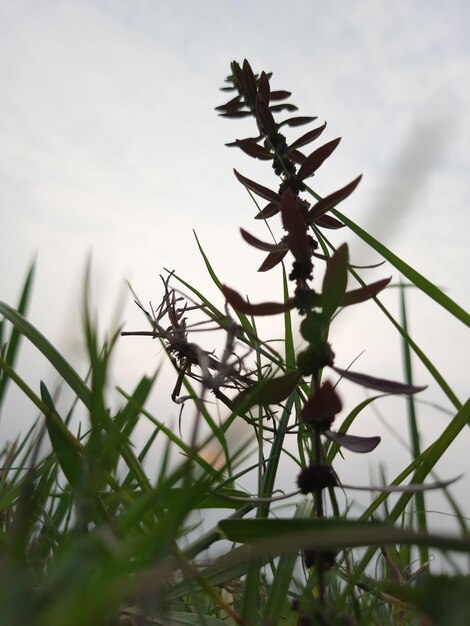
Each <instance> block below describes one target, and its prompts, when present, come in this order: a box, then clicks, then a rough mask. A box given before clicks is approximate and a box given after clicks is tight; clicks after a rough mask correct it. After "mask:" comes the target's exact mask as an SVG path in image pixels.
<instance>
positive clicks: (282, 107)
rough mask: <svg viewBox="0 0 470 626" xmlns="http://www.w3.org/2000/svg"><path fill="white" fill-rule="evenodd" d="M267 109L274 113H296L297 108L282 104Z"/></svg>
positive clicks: (293, 105) (292, 105) (285, 103)
mask: <svg viewBox="0 0 470 626" xmlns="http://www.w3.org/2000/svg"><path fill="white" fill-rule="evenodd" d="M269 108H270V110H271V111H273V112H274V113H276V112H278V111H298V107H296V106H295V104H289V103H287V102H284V103H283V104H273V105H272V106H270V107H269Z"/></svg>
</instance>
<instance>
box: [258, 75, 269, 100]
mask: <svg viewBox="0 0 470 626" xmlns="http://www.w3.org/2000/svg"><path fill="white" fill-rule="evenodd" d="M258 93H259V95H260V96H261V97H262V98H263V100H264V102H269V99H270V95H271V86H270V84H269V78H268V76H267V74H266V72H261V74H260V77H259V78H258Z"/></svg>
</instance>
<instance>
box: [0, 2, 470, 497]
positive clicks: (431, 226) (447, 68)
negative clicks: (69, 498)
mask: <svg viewBox="0 0 470 626" xmlns="http://www.w3.org/2000/svg"><path fill="white" fill-rule="evenodd" d="M469 48H470V10H469V8H468V3H467V2H466V1H465V0H461V1H458V0H455V1H449V0H445V1H444V0H441V1H437V0H434V1H432V0H414V1H413V2H410V1H409V0H396V1H395V2H393V3H391V2H377V1H375V0H368V1H362V2H359V1H356V2H350V1H347V0H343V1H341V0H333V1H331V2H328V3H325V2H319V1H312V0H297V1H296V0H292V1H291V2H289V3H285V2H279V1H277V0H269V1H268V0H265V1H253V0H251V1H250V2H248V1H247V0H241V1H239V2H227V1H226V2H215V1H212V2H210V1H208V0H199V1H198V2H197V3H196V2H189V1H186V2H181V1H174V2H168V3H163V2H155V1H143V0H142V1H139V0H133V1H132V2H130V1H129V0H127V1H124V0H107V1H105V0H101V1H99V0H96V1H95V2H92V1H86V0H83V1H81V2H72V1H70V0H69V1H67V0H61V1H59V0H55V1H54V0H49V1H46V0H29V1H26V0H25V1H22V0H18V1H16V2H7V1H6V0H0V137H1V141H0V216H1V221H0V226H1V230H0V242H1V243H0V264H1V268H2V271H1V274H0V299H2V300H5V301H7V302H9V303H11V304H15V303H16V300H17V298H18V294H19V290H20V285H21V281H22V279H23V277H24V276H25V274H26V270H27V268H28V265H29V264H30V262H31V260H32V259H33V257H34V255H37V275H36V282H35V288H34V295H33V302H32V305H31V309H30V313H29V318H30V319H31V320H32V321H33V323H34V324H35V325H37V326H38V328H40V329H41V330H42V332H43V333H44V334H45V335H46V336H47V337H49V338H50V339H51V340H52V341H53V343H55V344H56V345H57V346H58V347H59V348H60V349H61V350H62V351H64V352H65V353H66V354H67V356H68V357H69V358H70V359H71V360H72V361H73V362H75V363H76V364H77V367H80V364H81V361H80V353H79V350H78V347H77V346H78V343H77V342H78V335H77V328H78V325H79V315H80V311H79V309H80V299H81V289H82V277H83V271H84V267H85V262H86V257H87V254H88V253H89V252H90V251H91V252H92V257H93V272H92V274H93V282H94V287H95V292H96V297H95V303H96V306H97V309H98V310H99V313H100V319H101V320H102V326H103V327H104V328H106V327H108V326H109V324H110V320H111V319H112V318H113V316H114V317H117V319H118V320H119V321H126V327H127V328H130V327H132V328H138V327H140V328H143V327H144V325H143V321H142V318H141V316H140V315H139V314H138V312H137V311H136V310H135V307H134V306H133V304H132V298H131V297H130V295H128V294H127V292H124V287H123V285H124V280H125V279H129V280H130V281H131V282H132V284H133V286H134V288H135V289H136V291H137V292H138V293H139V294H140V296H141V298H142V299H143V300H144V301H147V300H149V299H153V300H154V302H157V303H158V301H159V297H160V295H161V290H160V285H159V279H158V274H159V272H161V271H162V267H167V268H170V269H175V270H177V272H178V273H180V274H181V275H182V276H183V277H184V278H185V279H187V280H188V281H189V282H192V283H193V284H195V286H197V287H199V288H201V290H202V291H203V292H205V293H207V294H208V295H209V296H212V297H215V298H218V303H219V305H221V304H222V299H221V298H220V297H219V296H218V295H217V293H216V291H215V290H214V289H213V288H212V286H211V285H210V282H209V279H208V278H207V275H206V273H205V270H204V267H203V263H202V261H201V259H200V257H199V254H198V252H197V249H196V246H195V242H194V239H193V234H192V229H193V228H194V229H196V231H197V233H198V235H199V237H200V239H201V241H202V243H203V245H204V246H205V249H206V251H207V253H208V254H209V257H210V258H211V260H212V262H213V263H214V266H215V267H216V269H217V272H218V274H219V276H220V277H221V278H222V279H223V281H224V282H226V283H227V284H230V285H231V286H233V287H234V288H237V289H239V290H240V291H244V292H247V293H249V294H250V297H251V299H252V300H253V301H259V300H262V299H264V298H269V299H274V297H275V293H276V289H278V287H279V284H280V283H279V274H276V273H271V274H268V275H263V276H260V275H256V273H255V271H254V270H255V269H256V267H257V264H259V262H260V260H261V258H262V255H261V256H260V254H258V252H257V251H254V250H252V249H248V247H247V246H246V245H245V244H244V242H243V241H242V240H241V238H240V237H239V235H238V227H239V226H244V227H245V228H247V229H249V230H250V231H251V232H253V233H254V234H257V235H258V236H260V237H261V238H263V237H264V238H265V237H266V234H265V232H264V230H263V228H264V227H263V225H262V224H259V223H254V222H253V221H252V216H253V215H254V208H253V207H252V205H251V204H250V200H249V198H248V196H247V195H246V192H245V191H244V189H243V188H242V187H241V186H240V185H239V184H238V183H237V181H236V180H235V179H234V177H233V174H232V168H233V167H236V168H237V169H238V170H240V171H241V172H242V173H245V174H246V175H248V176H249V177H251V178H256V179H257V180H260V181H264V182H265V184H268V185H270V186H274V185H275V184H276V183H275V179H274V177H273V176H272V174H271V172H270V169H269V167H268V166H266V164H260V163H256V162H254V161H253V160H251V159H250V158H249V157H246V156H244V155H242V154H239V153H238V152H237V151H234V150H233V149H228V148H225V147H224V143H225V142H227V141H231V140H233V139H234V138H237V137H238V138H241V137H244V136H249V135H251V134H252V132H253V126H252V123H251V121H250V122H246V121H241V122H235V121H227V120H222V119H220V118H218V117H217V116H216V113H215V112H214V110H213V109H214V107H215V106H216V105H218V104H221V103H222V102H224V95H223V94H220V93H219V92H218V91H217V90H218V87H219V86H221V84H222V82H223V79H224V77H225V76H226V74H227V73H228V71H229V63H230V61H231V60H232V59H237V60H239V61H242V60H243V58H245V57H247V58H248V59H249V60H250V62H251V64H252V66H253V68H254V70H255V71H258V70H261V69H265V70H271V71H273V72H274V79H273V85H274V86H275V87H276V88H281V89H288V90H290V91H292V92H293V102H295V103H296V104H297V105H298V106H299V108H300V113H301V114H304V115H318V117H319V120H320V121H321V120H323V119H326V120H327V121H328V129H327V131H326V132H325V134H324V135H323V139H324V141H325V142H326V141H327V140H328V139H332V138H334V137H336V136H342V137H343V140H342V143H341V144H340V147H339V148H338V150H337V151H336V152H335V154H334V155H333V156H332V157H331V158H330V159H329V160H328V162H327V163H326V164H325V165H324V166H323V167H322V168H321V170H320V171H319V173H318V175H317V177H316V179H315V188H316V190H317V191H319V192H320V193H325V194H326V193H329V192H331V191H333V190H335V189H337V188H339V187H341V186H343V185H344V184H345V183H346V182H349V181H350V180H352V179H353V178H355V177H356V176H357V174H359V173H361V172H362V173H363V174H364V178H363V181H362V183H361V185H360V187H359V188H358V190H357V191H356V192H355V193H354V195H353V196H352V197H351V198H350V199H348V200H347V201H346V202H345V203H344V204H343V205H342V206H341V207H340V208H341V210H343V211H344V212H346V213H347V214H348V215H350V216H351V218H352V219H353V220H355V221H357V222H358V223H359V224H361V225H362V226H363V227H365V228H366V229H370V230H371V232H372V233H373V234H375V235H376V236H377V237H378V238H380V239H383V240H384V243H386V244H387V245H389V246H390V248H391V249H392V250H393V251H394V252H396V253H397V254H398V255H400V256H402V257H403V258H404V259H405V260H406V261H407V262H408V263H410V264H411V265H413V266H414V267H416V269H418V270H420V271H422V272H423V273H424V274H425V275H426V276H427V277H428V278H429V279H430V280H432V281H433V282H435V283H437V284H438V285H440V286H442V287H445V288H446V290H447V293H448V295H449V296H450V297H452V298H454V299H455V300H456V301H457V302H458V303H459V304H460V305H461V306H464V307H467V308H468V306H469V304H470V297H469V291H468V279H469V272H468V265H469V263H468V261H469V259H468V232H469V230H470V218H469V215H470V212H469V207H468V204H469V199H470V176H469V175H468V172H469V171H470V152H469V149H468V146H469V145H470V89H469V85H470V49H469ZM301 132H302V129H301V130H300V132H299V134H301ZM292 136H296V135H295V134H293V135H292ZM317 145H320V143H318V144H317ZM345 238H346V239H347V240H348V242H349V243H350V247H351V251H352V259H353V261H357V262H361V263H364V262H376V261H377V257H376V256H375V255H374V254H371V253H369V252H367V251H365V250H364V248H363V247H361V246H360V245H358V244H357V241H356V240H355V238H354V237H353V236H352V235H351V234H349V233H348V232H346V230H344V229H343V230H342V231H340V232H339V233H338V234H335V236H334V240H335V241H336V242H341V241H343V240H344V239H345ZM390 274H392V275H393V277H394V279H395V280H396V279H397V278H398V276H397V273H396V271H394V270H390V268H381V269H380V270H378V271H376V272H374V273H371V274H370V276H371V279H376V278H378V277H381V276H387V275H390ZM277 293H279V291H277ZM384 301H386V302H387V304H389V305H390V307H391V308H392V309H393V310H394V311H397V307H396V295H395V293H391V294H387V295H385V296H384ZM409 301H410V310H411V309H412V311H411V320H410V326H411V332H412V335H413V337H415V339H416V340H417V341H418V343H419V345H420V346H421V347H422V348H423V349H424V350H425V352H427V353H428V355H429V356H430V358H431V359H432V360H433V361H434V362H435V364H436V365H437V366H438V367H440V368H441V369H442V372H443V374H444V375H445V376H446V377H447V378H448V380H449V382H450V384H451V385H452V386H453V388H454V390H455V392H456V393H457V394H458V395H459V397H460V399H461V400H465V397H466V394H468V369H469V363H468V353H469V348H470V345H469V341H468V333H467V331H466V329H464V328H463V327H462V325H461V324H460V323H459V322H456V321H455V322H454V320H452V319H450V318H449V317H448V316H447V315H446V314H445V313H442V312H441V311H440V310H439V308H438V307H437V306H436V305H435V304H434V303H432V302H430V301H429V300H428V299H426V298H424V297H422V296H420V295H419V294H410V298H409ZM119 302H120V303H121V305H120V306H121V312H120V313H119V314H115V310H116V306H117V305H118V303H119ZM342 318H343V316H342ZM273 324H274V322H273ZM332 339H333V344H334V348H335V350H336V352H337V355H338V361H337V362H338V364H339V365H344V366H346V365H347V364H348V363H349V362H350V361H351V360H352V359H353V358H354V357H355V356H357V354H359V352H361V351H362V350H364V349H366V353H365V355H363V356H362V357H361V359H360V360H359V363H358V365H357V369H358V370H359V371H365V372H369V373H372V374H375V375H382V376H387V377H391V378H398V379H400V378H401V377H402V375H403V374H402V370H401V362H400V345H399V343H398V341H397V339H396V337H395V335H394V334H393V333H392V332H391V330H390V329H389V327H388V326H387V324H386V323H384V322H383V320H382V318H381V317H380V316H379V315H376V314H375V313H374V311H373V308H371V307H369V308H361V307H359V308H358V309H357V310H356V311H351V313H350V314H349V316H346V315H345V316H344V320H343V319H341V321H338V324H337V327H336V328H334V329H333V335H332ZM160 360H161V359H160V355H159V352H158V349H157V347H156V346H155V344H153V343H152V342H144V341H142V340H138V339H137V340H133V339H127V340H122V342H121V346H120V349H119V351H118V354H117V361H116V367H115V371H114V377H115V382H118V383H119V384H121V385H123V386H124V387H126V388H127V389H131V388H132V387H133V385H134V384H135V382H136V381H137V380H138V378H139V377H140V376H141V375H142V374H143V373H144V372H151V371H153V370H154V369H155V368H156V367H157V365H158V363H159V362H160ZM19 366H20V368H21V371H22V373H23V375H24V376H25V377H26V378H27V380H28V381H29V382H30V383H31V384H32V385H33V386H36V387H35V388H37V386H38V378H39V377H40V376H43V377H45V378H46V380H48V381H54V380H55V379H54V376H53V375H52V373H50V372H48V371H47V369H46V368H45V365H44V363H43V362H42V361H41V359H40V358H39V357H38V356H37V355H36V353H35V352H34V351H32V350H27V349H25V350H24V351H23V353H22V359H21V360H20V364H19ZM165 376H166V375H164V376H163V380H162V383H161V389H163V390H165V385H171V375H170V374H168V378H165ZM416 379H417V382H419V383H423V384H429V385H430V388H429V390H428V391H427V392H426V394H427V395H426V399H428V400H429V401H432V402H438V403H440V404H444V405H445V406H447V404H446V401H445V399H444V398H443V395H442V394H441V393H440V392H439V391H438V390H436V385H435V384H434V383H433V381H432V380H431V379H430V377H429V375H428V374H427V373H426V372H425V371H424V370H422V369H421V368H419V367H417V369H416ZM349 387H350V386H349V385H346V384H345V385H344V387H343V389H344V391H343V394H344V396H345V398H348V400H347V403H348V408H352V406H354V401H355V400H358V399H360V398H362V395H361V394H362V391H361V390H360V389H359V390H358V389H353V388H352V387H351V389H350V388H349ZM11 392H12V394H11V400H10V403H9V404H8V405H7V408H8V410H5V411H4V415H3V418H2V419H3V432H4V433H10V432H12V430H11V429H15V427H20V426H21V425H23V424H29V423H31V420H32V419H33V418H34V415H35V413H34V410H32V409H31V407H30V406H29V405H25V406H23V405H22V404H21V403H20V401H19V398H18V397H17V395H15V393H14V390H13V389H11ZM165 393H166V392H164V393H162V392H161V391H160V394H161V395H165ZM160 394H157V395H155V397H154V398H153V405H152V406H151V408H153V409H154V410H155V411H156V412H158V413H159V414H160V417H163V415H162V413H163V414H167V415H168V417H169V419H170V418H171V419H174V418H175V416H177V409H176V408H175V407H174V406H173V405H171V403H166V401H164V402H163V403H162V400H161V395H160ZM348 394H350V395H348ZM159 402H160V404H159ZM17 407H21V408H20V409H18V408H17ZM162 407H163V409H162ZM387 407H389V408H388V409H387ZM381 408H382V409H383V411H382V412H383V414H384V418H385V419H386V420H387V421H388V423H390V424H391V425H394V426H396V427H397V428H398V429H399V430H400V431H401V432H406V419H405V417H404V403H401V402H399V403H398V404H397V403H394V404H393V403H390V404H388V405H387V403H386V402H384V404H383V405H381ZM420 418H421V422H420V423H421V425H422V430H423V433H424V436H425V438H426V441H428V442H430V441H432V440H433V438H434V437H436V436H437V435H438V434H439V433H440V432H441V431H442V429H443V428H444V427H445V424H446V423H447V420H448V417H447V416H446V415H444V414H443V413H442V412H440V411H435V410H432V411H431V410H429V409H426V408H423V409H422V414H421V415H420ZM354 432H363V433H367V434H369V433H372V432H373V433H375V432H382V427H381V426H380V424H377V423H376V418H375V416H374V415H373V413H371V412H369V413H368V414H367V415H366V414H364V417H361V418H360V419H359V420H358V422H357V425H356V426H355V428H354ZM384 433H385V434H384V442H383V444H382V446H381V447H380V452H377V453H374V456H373V455H370V458H365V457H360V458H358V457H356V458H357V459H358V460H357V461H355V463H356V467H357V471H358V476H361V477H362V480H367V479H368V476H369V472H376V468H377V464H378V463H379V462H381V461H382V460H383V461H385V462H386V463H387V464H388V465H389V467H390V468H391V469H390V473H391V474H393V472H394V469H393V468H394V465H393V464H394V461H395V460H396V456H397V450H399V446H398V444H396V443H394V442H393V440H392V437H391V435H389V434H386V431H384ZM4 436H6V435H5V434H4ZM468 444H469V433H467V432H465V433H463V435H462V440H461V443H458V444H457V445H456V446H455V449H453V450H452V451H451V452H450V453H449V457H448V459H446V464H445V465H444V466H443V467H444V471H445V475H446V476H448V475H449V474H448V472H450V475H455V474H460V473H462V472H466V471H468V470H469V469H470V468H469V467H468V455H467V452H466V451H467V450H468ZM348 458H349V459H350V457H348ZM447 461H449V462H447ZM450 461H452V462H450ZM350 462H351V461H349V463H350ZM371 468H372V469H371ZM374 468H375V469H374ZM348 471H349V470H348ZM361 472H362V474H361ZM287 488H291V486H290V485H287ZM459 489H460V487H458V488H457V487H456V492H457V493H458V492H459V491H458V490H459ZM463 492H464V489H463V487H462V489H461V491H460V493H463Z"/></svg>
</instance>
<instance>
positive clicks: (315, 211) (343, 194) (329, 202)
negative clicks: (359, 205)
mask: <svg viewBox="0 0 470 626" xmlns="http://www.w3.org/2000/svg"><path fill="white" fill-rule="evenodd" d="M361 178H362V174H361V175H360V176H358V177H357V178H355V179H354V180H353V181H352V182H350V183H349V184H347V185H345V186H344V187H342V188H341V189H338V191H334V192H333V193H331V194H330V195H329V196H325V198H323V199H322V200H319V201H318V202H317V203H316V205H315V206H313V207H312V208H311V209H310V211H309V212H308V215H307V221H308V223H309V224H313V222H316V221H317V219H318V218H319V217H321V216H322V215H324V214H325V213H327V211H329V210H330V209H334V207H335V206H336V205H337V204H339V203H340V202H341V201H342V200H345V199H346V198H347V197H348V196H350V195H351V194H352V192H353V191H354V190H355V189H356V187H357V186H358V185H359V183H360V181H361Z"/></svg>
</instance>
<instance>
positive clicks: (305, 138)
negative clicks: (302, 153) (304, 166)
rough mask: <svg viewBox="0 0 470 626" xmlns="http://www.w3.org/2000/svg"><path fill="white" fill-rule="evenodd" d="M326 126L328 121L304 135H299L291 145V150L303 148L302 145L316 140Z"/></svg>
mask: <svg viewBox="0 0 470 626" xmlns="http://www.w3.org/2000/svg"><path fill="white" fill-rule="evenodd" d="M325 128H326V122H325V123H324V124H323V126H319V127H318V128H315V129H314V130H310V131H309V132H308V133H305V135H302V137H299V138H298V139H297V140H296V141H294V143H292V144H291V145H290V146H289V152H290V151H291V150H296V149H297V148H301V147H302V146H306V145H307V144H308V143H310V142H311V141H315V139H317V137H320V135H321V134H322V132H323V131H324V130H325Z"/></svg>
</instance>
